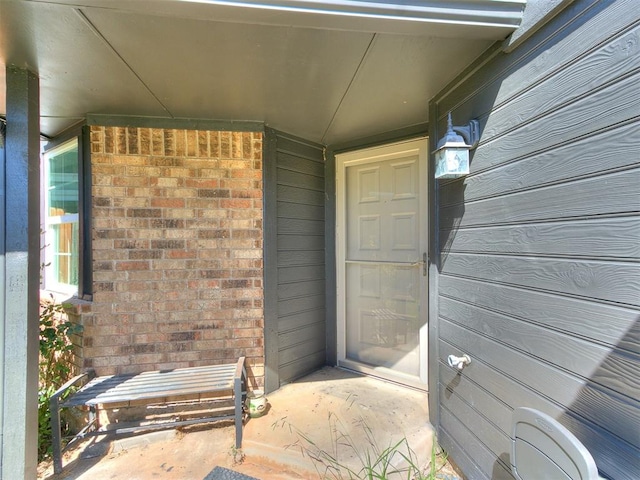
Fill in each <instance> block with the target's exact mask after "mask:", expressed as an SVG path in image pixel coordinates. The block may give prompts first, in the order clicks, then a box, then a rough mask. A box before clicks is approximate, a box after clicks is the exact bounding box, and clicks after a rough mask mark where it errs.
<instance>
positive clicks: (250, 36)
mask: <svg viewBox="0 0 640 480" xmlns="http://www.w3.org/2000/svg"><path fill="white" fill-rule="evenodd" d="M227 3H228V4H225V5H217V4H216V5H214V4H211V3H209V2H193V1H177V0H168V1H163V2H157V1H154V2H149V1H147V0H138V1H136V2H131V1H126V2H124V1H121V0H112V1H103V0H77V1H75V2H72V1H67V0H61V1H57V2H43V1H14V0H2V1H0V63H4V64H9V65H17V66H19V67H28V68H30V69H33V70H34V71H36V72H37V73H38V74H39V76H40V88H41V128H42V131H43V133H44V134H46V135H49V136H53V135H56V134H57V133H59V132H60V131H61V130H63V129H64V128H66V127H68V126H70V125H73V124H74V123H77V122H78V121H81V120H82V119H83V118H84V117H85V116H86V115H87V114H92V113H93V114H102V115H122V116H130V115H131V116H149V117H176V118H177V117H180V118H206V119H218V120H252V121H260V122H265V123H266V124H268V125H269V126H272V127H274V128H277V129H280V130H283V131H286V132H289V133H292V134H294V135H298V136H301V137H304V138H307V139H309V140H313V141H317V142H321V143H326V144H329V143H337V142H344V141H350V140H353V139H354V138H358V137H360V136H369V135H374V134H376V133H380V132H385V131H389V130H394V129H398V128H402V127H405V126H410V125H414V124H418V123H424V122H426V121H427V119H428V111H427V103H428V100H429V98H431V97H432V96H434V95H435V94H436V93H438V91H439V90H440V89H441V88H443V87H444V85H446V83H447V82H448V81H450V80H451V79H453V78H454V77H455V75H456V74H457V73H459V72H460V71H461V70H462V69H464V67H466V66H467V65H468V64H469V63H470V62H471V61H472V60H473V59H474V58H476V57H478V56H479V55H480V54H481V53H482V52H483V51H484V50H485V49H486V48H488V47H489V46H490V45H491V44H492V43H493V42H494V41H495V40H498V39H500V38H504V37H505V36H506V35H507V34H508V32H510V31H512V30H513V29H514V28H515V27H514V26H513V25H512V26H509V24H510V23H513V22H514V21H515V20H514V18H515V17H514V16H513V15H512V14H509V15H506V14H504V15H503V16H505V15H506V17H508V18H507V19H506V20H505V21H504V22H503V23H502V24H498V25H495V24H490V22H488V21H487V22H485V24H481V22H476V23H475V24H473V22H470V20H469V19H470V18H471V17H470V16H469V15H470V14H469V11H471V10H470V9H469V8H466V7H468V5H469V4H470V2H455V1H454V2H430V3H435V4H440V5H441V6H442V5H443V4H445V3H446V4H452V5H457V6H458V7H460V8H459V9H458V13H459V16H458V17H459V18H458V21H459V22H460V24H458V25H456V24H455V22H454V20H451V19H448V20H442V19H439V20H438V21H433V22H427V21H424V20H409V21H407V20H406V19H405V20H402V19H400V20H399V19H398V18H396V17H397V16H398V15H396V16H392V15H390V16H389V17H388V18H385V17H383V16H382V15H378V16H369V17H367V16H363V17H354V16H349V15H347V16H345V15H343V14H341V15H335V14H330V15H327V14H323V13H317V12H296V11H288V10H277V9H275V8H239V7H237V6H234V5H231V4H233V3H235V2H227ZM249 3H255V2H249ZM279 3H286V2H279ZM288 3H290V4H302V3H303V2H288ZM307 3H309V4H314V5H316V6H317V5H318V4H321V5H320V6H323V5H324V6H325V7H326V5H327V2H307ZM339 3H340V4H346V3H348V2H339ZM352 3H353V2H352ZM355 3H362V4H365V3H367V2H355ZM372 3H373V4H376V3H379V4H381V3H380V2H372ZM418 3H420V2H418ZM423 3H426V2H423ZM471 3H473V2H471ZM489 3H491V2H489V1H488V0H486V1H483V2H479V4H489ZM494 3H495V4H502V5H503V6H504V5H505V4H510V5H511V4H512V6H513V5H516V6H517V4H521V2H517V1H514V2H494ZM381 5H384V4H381ZM253 6H255V5H253ZM374 6H375V5H374ZM463 7H464V8H463ZM341 8H346V7H344V5H343V6H342V7H341ZM465 8H466V10H465ZM463 12H467V13H466V14H465V15H467V16H466V17H465V19H464V21H463V20H461V19H462V13H463ZM334 13H335V12H334ZM472 13H473V12H472ZM485 13H486V12H485ZM475 16H476V17H478V18H479V17H481V15H479V14H477V12H476V14H475ZM485 17H486V18H485V20H486V19H487V18H489V17H488V16H486V15H485ZM416 32H417V33H416ZM2 70H3V71H2V73H0V82H2V84H3V85H4V81H3V75H4V66H2ZM4 112H6V107H5V99H4V89H2V92H1V93H0V114H4Z"/></svg>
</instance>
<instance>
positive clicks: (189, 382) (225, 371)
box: [62, 365, 236, 407]
mask: <svg viewBox="0 0 640 480" xmlns="http://www.w3.org/2000/svg"><path fill="white" fill-rule="evenodd" d="M221 367H223V368H221ZM235 371H236V367H235V365H231V366H229V365H223V366H220V365H213V366H210V367H198V368H197V369H194V370H192V369H188V368H187V369H176V370H171V371H162V370H161V371H154V372H143V373H140V374H137V375H114V376H108V377H97V378H94V379H93V380H91V381H90V382H89V383H87V384H86V385H85V386H84V387H82V389H80V390H79V391H78V392H76V393H75V394H74V395H72V396H71V397H70V398H69V399H68V400H66V401H65V402H64V403H63V404H62V406H64V407H71V406H80V405H88V406H90V405H99V404H108V403H120V402H129V401H135V400H145V399H147V400H148V399H154V398H163V397H170V396H180V395H189V394H193V393H211V392H219V391H225V390H230V389H232V388H233V375H234V374H235Z"/></svg>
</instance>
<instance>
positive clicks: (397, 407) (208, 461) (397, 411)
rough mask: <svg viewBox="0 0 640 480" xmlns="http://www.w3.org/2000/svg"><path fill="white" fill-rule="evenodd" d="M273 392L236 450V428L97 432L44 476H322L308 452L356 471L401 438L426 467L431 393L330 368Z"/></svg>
mask: <svg viewBox="0 0 640 480" xmlns="http://www.w3.org/2000/svg"><path fill="white" fill-rule="evenodd" d="M267 397H268V401H269V409H268V411H267V413H266V414H265V415H264V416H262V417H260V418H251V419H249V420H248V421H247V423H246V425H245V433H244V441H243V448H242V451H241V452H238V451H235V449H234V448H233V444H234V433H233V427H232V426H228V427H227V426H225V427H218V428H206V429H196V430H185V431H180V432H177V434H175V435H168V436H167V435H164V436H163V435H157V434H156V435H155V437H153V436H149V435H138V436H136V437H130V438H127V439H126V440H124V439H122V440H120V439H119V440H115V441H112V442H111V443H109V442H108V441H107V440H106V439H101V438H100V437H97V438H96V439H93V440H87V441H84V442H82V443H80V444H79V446H78V447H76V448H75V449H74V450H73V451H71V452H69V453H70V456H69V458H65V468H64V471H63V473H62V474H61V475H59V476H58V477H55V476H53V475H52V473H51V469H50V468H42V469H41V471H40V474H39V478H41V479H48V480H53V479H56V480H58V479H74V480H76V479H77V480H88V479H91V480H100V479H116V480H117V479H127V480H136V479H140V480H145V479H149V478H159V479H166V480H178V479H180V480H183V479H194V480H202V479H204V478H205V477H206V476H207V475H208V474H209V473H210V472H211V471H212V470H213V469H214V468H215V467H216V466H221V467H226V468H229V469H232V470H235V471H237V472H240V473H244V474H245V475H249V476H252V477H256V478H260V479H263V480H268V479H275V480H280V479H282V480H291V479H307V478H308V479H311V478H314V479H317V478H319V474H318V471H319V472H320V473H323V469H324V468H325V466H323V465H322V464H317V463H316V465H315V466H314V462H313V461H312V460H311V459H310V458H309V454H312V455H313V454H314V452H315V454H318V453H319V452H325V453H328V454H331V455H334V456H335V455H337V457H336V458H337V459H338V461H339V462H340V463H344V464H345V465H347V466H348V467H349V468H352V469H353V470H354V471H357V470H358V469H359V468H361V467H362V461H361V460H359V459H358V453H359V454H361V455H362V454H366V452H367V451H372V449H373V448H375V447H373V446H372V443H375V444H377V446H378V448H379V449H380V450H384V449H385V448H387V447H389V446H390V445H392V444H395V443H397V442H399V441H401V440H402V439H403V438H406V439H407V441H408V444H409V445H410V447H411V450H412V451H413V452H414V453H415V454H416V455H417V462H419V463H420V464H422V465H425V466H426V464H427V462H428V460H429V458H430V455H431V445H432V440H433V429H432V427H431V425H430V424H429V422H428V407H427V394H426V393H425V392H419V391H416V390H411V389H407V388H403V387H400V386H397V385H394V384H391V383H388V382H383V381H380V380H377V379H374V378H370V377H365V376H361V375H357V374H354V373H351V372H347V371H344V370H340V369H337V368H330V367H326V368H324V369H322V370H319V371H317V372H315V373H313V374H311V375H309V376H307V377H304V378H302V379H300V380H298V381H297V382H295V383H292V384H289V385H286V386H284V387H282V388H280V389H279V390H278V391H276V392H274V393H272V394H270V395H268V396H267ZM104 443H107V444H108V448H104V451H105V452H108V453H106V454H105V455H103V456H89V457H88V458H87V457H86V456H84V457H83V455H82V451H83V450H86V449H94V450H96V444H104ZM97 450H102V449H97ZM405 451H406V449H405ZM316 467H317V468H316Z"/></svg>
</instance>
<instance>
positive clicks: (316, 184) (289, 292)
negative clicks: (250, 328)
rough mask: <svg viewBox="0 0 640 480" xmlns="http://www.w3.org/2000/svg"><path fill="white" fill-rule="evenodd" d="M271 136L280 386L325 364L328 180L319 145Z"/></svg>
mask: <svg viewBox="0 0 640 480" xmlns="http://www.w3.org/2000/svg"><path fill="white" fill-rule="evenodd" d="M272 136H274V137H275V138H274V139H273V144H274V145H273V147H272V151H273V156H274V157H275V158H274V159H275V169H274V170H275V171H274V175H273V176H274V177H275V178H274V182H273V184H274V185H275V192H273V198H274V203H275V205H274V206H275V208H274V210H275V216H273V217H271V218H272V221H274V222H275V225H274V226H273V227H275V228H274V234H273V237H274V239H275V244H276V247H275V249H274V250H272V251H273V255H274V256H275V258H274V262H273V268H274V269H275V273H273V276H272V278H273V279H274V280H275V281H276V284H277V290H276V291H275V292H274V301H273V303H274V308H275V310H276V312H274V313H275V315H276V319H275V320H274V322H273V324H274V328H273V332H272V334H273V335H274V337H276V338H277V340H276V339H275V338H274V339H273V342H272V343H273V348H272V349H271V350H270V351H271V352H272V356H275V357H277V362H274V363H275V364H277V367H276V365H274V368H277V372H278V382H277V383H278V385H275V386H274V387H275V388H277V387H278V386H280V385H283V384H285V383H288V382H290V381H292V380H294V379H296V378H299V377H300V376H302V375H305V374H307V373H309V372H311V371H313V370H316V369H317V368H318V367H321V366H323V365H325V363H326V322H325V302H326V298H325V267H324V264H325V258H324V257H325V253H324V249H325V236H324V235H325V234H324V232H325V221H324V216H325V214H324V202H325V192H324V188H325V180H324V161H323V151H322V148H321V147H320V146H318V145H315V144H312V143H310V142H305V141H303V140H300V139H295V138H292V137H289V136H287V135H285V134H282V133H280V132H273V133H272ZM269 160H273V159H269ZM267 221H269V220H267ZM267 334H269V333H267ZM267 362H269V360H267Z"/></svg>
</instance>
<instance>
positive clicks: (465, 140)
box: [436, 112, 480, 178]
mask: <svg viewBox="0 0 640 480" xmlns="http://www.w3.org/2000/svg"><path fill="white" fill-rule="evenodd" d="M479 138H480V125H479V124H478V121H477V120H471V121H470V122H469V123H468V124H467V125H465V126H463V127H456V126H453V124H452V122H451V112H449V120H448V122H447V133H446V135H445V136H444V137H443V138H441V139H440V141H439V142H438V148H437V150H436V178H460V177H464V176H465V175H468V174H469V150H471V149H472V148H476V146H477V145H478V140H479Z"/></svg>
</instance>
